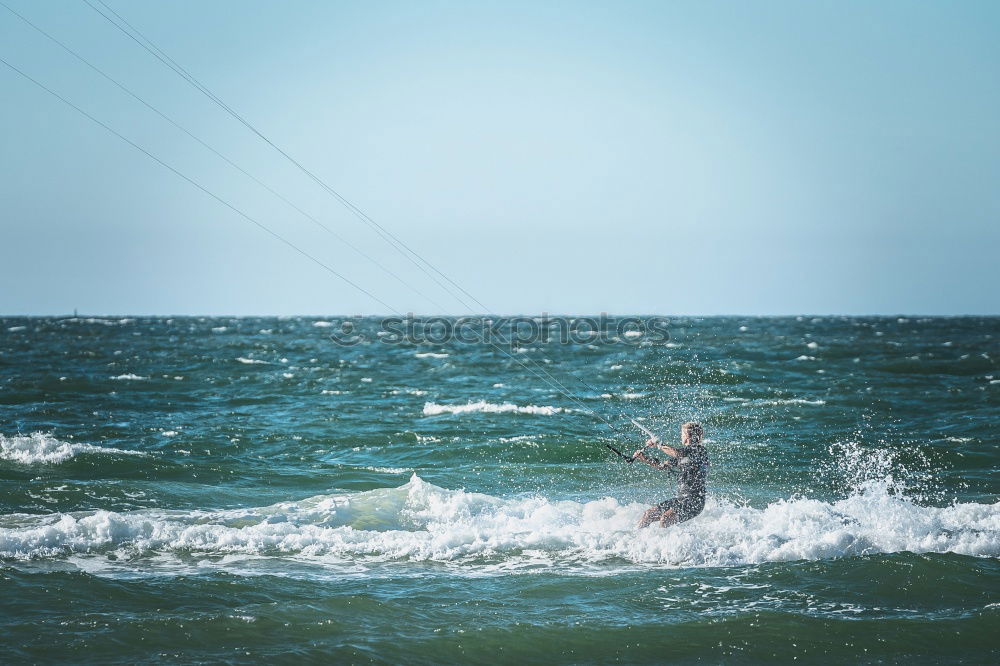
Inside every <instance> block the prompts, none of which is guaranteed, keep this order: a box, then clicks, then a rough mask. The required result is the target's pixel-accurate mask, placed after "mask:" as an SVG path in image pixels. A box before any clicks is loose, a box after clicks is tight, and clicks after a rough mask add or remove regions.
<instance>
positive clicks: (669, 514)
mask: <svg viewBox="0 0 1000 666" xmlns="http://www.w3.org/2000/svg"><path fill="white" fill-rule="evenodd" d="M676 524H677V512H676V511H674V510H673V509H667V510H666V511H664V512H663V515H661V516H660V527H670V526H671V525H676Z"/></svg>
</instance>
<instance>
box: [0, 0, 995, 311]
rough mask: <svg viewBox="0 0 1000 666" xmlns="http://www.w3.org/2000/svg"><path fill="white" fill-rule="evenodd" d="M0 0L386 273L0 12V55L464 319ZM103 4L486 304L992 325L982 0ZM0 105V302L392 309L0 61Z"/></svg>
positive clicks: (357, 231)
mask: <svg viewBox="0 0 1000 666" xmlns="http://www.w3.org/2000/svg"><path fill="white" fill-rule="evenodd" d="M3 2H5V3H7V4H9V5H10V6H11V7H12V8H13V9H15V10H16V11H18V12H19V13H21V14H23V15H24V16H25V17H26V18H28V19H29V20H31V21H33V22H35V23H36V24H37V25H38V26H39V27H41V28H43V29H44V30H46V31H48V32H49V33H50V34H52V35H53V36H55V37H57V38H58V39H59V40H61V41H63V42H64V43H65V44H66V45H67V46H69V47H71V48H73V49H74V50H76V51H77V52H79V53H80V54H81V55H83V56H85V57H86V58H87V59H89V60H91V61H92V62H93V63H94V64H95V65H97V66H99V67H100V68H101V69H103V70H104V71H105V72H107V73H108V74H109V75H110V76H112V77H114V78H116V79H118V80H119V81H121V82H122V83H123V84H125V85H126V86H128V87H129V88H131V89H132V90H133V91H134V92H135V93H136V94H138V95H139V96H141V97H143V98H144V99H146V100H147V101H148V102H149V103H151V104H152V105H153V106H155V107H156V108H158V109H159V110H160V111H162V112H163V113H165V114H167V115H169V116H171V117H172V118H174V119H175V120H176V121H177V122H178V123H180V124H182V125H183V126H185V127H186V128H188V129H189V130H190V131H191V132H193V133H194V134H196V135H198V136H199V137H200V138H202V139H203V140H204V141H206V142H207V143H209V144H210V145H212V146H213V147H214V148H215V149H217V150H218V151H219V152H221V153H223V154H225V155H226V156H227V157H229V158H230V159H232V160H233V161H234V162H236V163H238V164H239V165H240V166H242V167H243V168H244V169H246V170H247V171H249V172H250V173H252V174H253V175H255V176H256V177H258V178H259V179H261V180H262V181H264V182H266V183H267V184H269V185H270V186H271V187H272V188H274V189H275V190H277V191H279V192H280V193H281V194H282V195H284V196H285V197H287V198H288V199H290V200H291V201H293V202H295V203H296V205H298V206H299V207H300V208H302V209H303V210H306V211H307V212H309V213H310V214H312V215H313V216H315V217H316V218H317V219H319V220H321V221H322V222H323V223H324V224H326V225H328V226H329V227H330V228H331V229H333V230H335V231H336V232H337V233H339V234H341V235H342V236H343V237H345V238H347V239H348V240H349V241H350V242H352V243H354V244H355V245H357V246H358V247H360V248H361V249H362V250H363V251H364V252H366V253H368V254H369V255H370V256H372V257H373V258H375V259H377V260H378V261H379V262H380V263H381V264H383V265H384V266H386V267H388V268H389V269H390V270H392V271H393V272H395V273H396V274H397V275H398V277H399V278H401V280H402V282H403V283H405V285H404V284H402V283H401V282H399V281H397V280H395V279H394V278H392V277H389V276H387V275H386V274H385V273H383V272H382V271H381V270H380V269H379V268H377V267H375V266H373V265H372V264H370V263H369V262H368V261H367V260H365V259H363V258H361V257H359V256H358V255H357V254H355V253H354V252H353V251H352V250H350V249H349V248H348V247H346V246H345V245H343V244H342V243H341V242H339V241H338V240H337V239H335V238H334V237H333V236H332V235H330V234H329V233H327V232H325V231H323V230H322V229H320V228H318V227H317V226H316V225H315V224H314V223H313V222H311V221H309V220H308V219H306V218H305V217H303V216H302V215H300V214H299V213H297V212H296V211H295V210H294V209H292V208H290V207H289V206H287V205H286V204H284V203H282V202H281V201H280V200H278V199H276V198H275V197H274V196H272V195H271V194H269V193H268V192H267V191H266V190H263V189H262V188H261V187H259V186H258V185H257V184H255V183H254V182H253V181H251V180H249V179H247V178H246V177H245V176H243V175H242V174H240V173H239V172H237V171H235V170H234V169H232V168H231V167H230V166H228V165H227V164H225V163H224V162H223V161H221V160H220V159H219V158H218V157H216V156H215V155H213V154H212V153H210V152H208V151H207V150H206V149H205V148H203V147H202V146H200V145H198V144H197V143H196V142H194V141H193V140H191V139H190V138H188V137H187V136H185V135H184V134H183V133H181V132H179V131H178V130H176V129H175V128H173V127H171V126H170V125H169V124H168V123H166V122H164V121H163V120H162V119H161V118H159V117H157V116H156V115H155V114H153V113H152V112H150V111H149V110H148V109H146V108H144V107H143V106H141V105H140V104H139V103H137V102H136V101H135V100H133V99H131V98H129V97H128V96H127V95H125V94H124V93H122V92H121V91H120V90H118V89H117V88H115V87H114V85H113V84H111V83H109V82H108V81H106V80H104V79H102V78H101V77H100V76H99V75H98V74H95V73H94V72H93V71H91V70H89V69H88V68H87V67H86V66H85V65H83V64H81V63H80V62H78V61H76V60H75V59H74V58H73V57H72V56H70V55H68V54H66V53H65V52H63V51H62V50H60V49H59V47H57V46H56V45H54V44H53V43H51V42H49V41H48V40H47V39H45V38H44V37H43V36H41V35H39V34H38V33H36V32H35V31H33V30H32V29H31V28H30V27H28V26H27V25H25V24H24V23H22V22H21V21H20V20H19V19H17V18H16V17H14V16H13V15H12V14H10V13H9V12H8V11H7V10H6V9H4V8H3V7H0V57H2V58H3V59H5V60H7V61H9V62H10V63H11V64H13V65H15V66H17V67H19V68H21V69H23V70H24V71H25V72H26V73H28V74H30V75H32V76H34V77H36V78H37V79H39V80H40V81H41V82H43V83H45V84H46V85H48V86H50V87H52V88H53V89H55V90H56V91H58V92H59V93H60V94H63V95H64V96H66V97H67V98H69V99H71V100H72V101H73V102H74V103H76V104H78V105H80V106H81V107H83V108H85V109H86V110H87V111H88V112H90V113H92V114H94V115H95V116H97V117H99V118H100V119H101V120H102V121H104V122H107V123H108V124H110V125H112V126H113V127H115V128H116V129H117V130H118V131H120V132H122V133H123V134H125V135H126V136H128V137H129V138H131V139H132V140H134V141H135V142H137V143H139V144H140V145H142V146H143V147H145V148H147V149H148V150H149V151H150V152H152V153H154V154H156V155H157V156H158V157H160V158H161V159H163V160H164V161H166V162H168V163H170V164H171V165H173V166H175V167H176V168H178V169H179V170H180V171H182V172H184V173H185V174H186V175H188V176H190V177H191V178H193V179H195V180H197V181H199V182H201V183H202V184H204V185H205V186H206V187H207V188H208V189H210V190H211V191H213V192H215V193H216V194H217V195H218V196H220V197H222V198H223V199H226V200H227V201H229V202H231V203H232V204H234V205H236V206H237V207H239V208H241V209H243V210H245V211H246V212H247V213H249V214H251V215H252V216H254V217H255V218H257V219H259V220H260V221H261V222H262V223H264V224H266V225H267V226H269V227H271V228H272V229H274V230H275V231H276V232H277V233H279V234H280V235H282V236H283V237H285V238H286V239H288V240H289V241H290V242H292V243H294V244H296V245H298V246H300V247H302V248H303V249H305V250H306V251H308V252H310V253H313V254H314V255H315V256H316V257H317V258H319V259H321V260H322V261H324V262H327V263H328V264H330V265H331V266H333V267H335V268H336V269H337V270H338V271H341V272H342V273H343V274H345V275H347V276H348V277H350V278H351V279H352V280H355V281H357V282H358V283H360V284H363V285H364V286H365V287H366V288H368V289H369V290H370V291H372V292H373V293H374V294H376V295H377V296H379V297H380V298H381V299H383V300H384V301H386V302H387V303H389V304H390V305H391V306H392V307H393V308H395V309H396V310H398V311H401V312H407V311H416V312H424V313H431V312H439V311H440V310H442V309H444V310H445V311H446V312H449V313H454V314H460V313H463V312H464V311H465V310H464V309H463V307H462V306H461V305H460V304H458V303H457V302H456V301H455V300H454V299H451V298H450V297H449V296H448V295H447V294H444V293H443V292H442V291H441V289H440V288H439V287H438V286H437V285H435V284H434V283H433V282H431V281H430V280H429V279H428V278H427V277H426V276H425V275H423V274H422V273H421V272H419V271H418V270H417V269H416V268H415V267H414V266H413V265H411V264H409V263H407V262H406V261H405V260H404V259H403V258H402V257H400V255H399V254H398V253H397V252H396V251H395V250H393V249H392V248H391V247H389V246H388V245H386V244H385V243H384V242H383V241H381V240H380V239H379V238H378V237H377V236H376V235H375V234H374V233H373V232H372V231H371V230H370V229H369V228H367V227H365V226H364V225H362V224H361V223H359V222H358V220H357V219H355V218H354V217H353V216H352V215H351V214H350V213H349V212H348V211H347V210H345V209H344V207H342V206H341V205H340V204H339V203H337V202H336V201H335V200H334V199H333V198H331V197H330V196H328V195H327V194H325V193H324V192H323V191H322V190H321V189H320V188H318V187H317V186H316V185H315V184H313V183H312V182H310V181H309V180H308V179H307V178H306V177H305V176H303V175H302V174H301V173H299V172H297V171H296V170H295V169H294V167H291V166H290V165H289V164H288V163H287V162H285V161H283V160H282V158H280V157H279V156H278V155H277V154H276V153H275V152H273V151H272V150H271V149H270V148H269V147H268V146H267V145H266V144H264V143H263V142H261V141H260V140H259V139H257V138H256V137H255V136H254V135H252V134H251V133H250V132H248V131H247V130H246V129H245V128H244V127H242V126H241V125H239V124H238V123H237V122H235V121H234V120H233V119H232V118H230V117H229V116H227V115H225V114H224V113H223V112H222V111H220V110H219V109H218V108H217V107H215V106H213V105H212V104H211V102H209V101H208V100H207V99H206V98H205V97H203V96H201V95H200V94H199V93H198V92H196V91H195V90H194V89H193V88H191V87H190V86H188V84H186V83H185V82H184V81H183V80H182V79H180V78H179V77H178V76H177V75H176V74H174V73H173V72H171V71H170V70H168V69H166V68H165V67H164V66H163V65H162V64H161V63H159V62H158V61H156V60H154V59H153V58H152V57H151V56H150V55H149V54H148V53H146V52H145V51H143V50H142V49H141V48H140V47H139V46H138V45H137V44H136V43H135V42H133V41H131V40H129V39H128V38H127V37H126V36H124V35H123V34H122V33H121V32H118V31H117V30H116V29H115V28H114V27H113V26H111V25H110V24H109V23H108V22H107V21H105V20H104V19H103V18H102V17H101V16H99V15H98V14H96V13H95V12H94V11H93V10H92V9H90V8H89V7H88V6H87V5H86V4H84V3H83V2H82V0H52V1H48V2H35V1H29V0H3ZM94 2H95V3H96V0H94ZM106 2H107V3H108V5H109V6H111V7H113V8H114V9H115V10H116V11H118V12H119V13H120V14H121V15H122V16H123V17H125V18H126V19H127V20H128V21H129V22H130V23H132V24H133V25H134V26H135V27H137V28H138V29H139V30H141V31H143V32H144V33H145V35H146V36H147V37H149V38H150V39H151V40H153V42H155V43H156V44H157V45H158V46H160V47H161V48H162V49H163V50H164V51H165V52H166V53H167V54H169V55H170V56H171V57H172V58H174V59H175V60H176V61H178V62H179V63H180V64H182V65H183V66H184V67H186V68H187V69H188V70H190V71H191V73H192V74H194V75H195V76H196V77H198V78H199V79H200V80H201V81H202V82H203V83H205V84H206V85H207V86H208V87H209V88H211V89H212V90H213V91H214V92H215V93H216V94H217V95H218V96H219V97H220V98H222V99H223V100H225V101H226V102H227V103H228V104H229V105H230V106H232V107H233V108H234V109H236V110H237V111H239V112H240V113H241V114H243V115H244V116H245V117H246V118H247V119H249V120H250V121H251V122H252V123H254V124H255V125H256V126H257V127H258V128H259V129H260V130H261V131H262V132H264V133H265V134H266V135H267V136H269V137H270V138H271V139H272V140H273V141H274V142H275V143H277V144H278V145H280V146H282V147H283V148H284V149H285V150H286V151H287V152H288V153H289V154H291V155H293V156H294V157H295V158H296V159H298V160H299V161H300V162H301V163H302V164H304V165H306V166H307V167H309V168H310V169H312V170H313V171H314V172H315V173H317V174H319V175H320V176H321V177H322V178H323V179H324V180H325V181H326V182H327V183H329V184H330V185H331V186H332V187H334V188H335V189H336V190H337V191H339V192H340V193H341V194H343V195H344V196H346V197H347V198H348V199H350V200H351V201H352V202H354V203H355V204H357V205H358V206H359V207H360V208H361V209H362V210H364V211H365V212H366V213H367V214H368V215H370V216H371V217H372V218H373V219H374V220H376V221H378V222H379V223H380V224H382V225H383V226H385V227H386V228H387V229H390V230H392V231H393V233H395V234H396V235H398V236H399V237H400V238H401V239H403V240H404V241H405V242H406V243H407V244H409V245H410V246H411V247H412V248H414V249H415V250H417V251H418V252H419V253H421V254H422V255H423V256H425V257H426V258H427V259H428V260H430V261H431V262H432V263H433V264H434V265H435V266H437V267H438V268H439V269H441V270H442V271H443V272H444V273H446V274H448V275H449V276H450V277H451V278H453V279H454V280H455V281H456V282H458V283H459V284H461V285H462V286H463V287H465V288H466V289H467V290H468V291H469V292H471V293H472V294H474V295H475V296H476V297H477V298H478V299H479V300H480V301H482V302H483V303H484V304H486V305H487V306H488V307H489V308H490V309H491V310H492V311H495V312H504V313H512V312H517V313H539V312H542V311H547V312H557V313H561V312H573V313H596V312H601V311H607V312H612V313H634V312H641V313H659V314H791V313H846V314H865V313H887V314H889V313H932V314H933V313H938V314H961V313H990V314H998V313H1000V296H998V293H1000V261H998V258H1000V224H998V221H1000V186H998V185H1000V39H997V35H998V34H1000V3H997V2H949V3H946V2H916V1H913V0H907V1H905V2H885V1H883V2H844V1H837V2H807V3H804V2H798V1H795V2H665V1H664V2H648V3H646V2H601V3H594V2H591V3H586V2H538V1H532V2H523V3H521V2H511V1H505V2H472V1H468V2H412V1H407V2H361V1H357V2H276V1H275V2H247V1H246V0H226V1H220V0H213V2H204V1H203V0H198V1H181V2H169V3H167V2H139V1H129V2H126V1H125V0H106ZM98 6H100V5H98ZM0 100H2V103H0V126H2V128H3V129H2V134H0V137H2V139H0V250H2V260H0V314H57V313H65V312H71V311H72V310H73V309H74V308H78V309H79V310H80V311H81V312H87V313H115V314H184V313H189V314H341V313H342V314H381V313H384V312H386V308H385V307H384V306H382V305H380V304H378V303H376V302H374V301H373V300H372V299H371V298H369V297H368V296H365V295H364V294H361V293H359V292H357V291H355V290H354V289H353V288H351V287H349V286H347V285H345V284H344V283H343V282H340V281H339V280H337V279H336V278H335V277H333V276H331V275H330V274H329V273H326V272H325V271H323V270H322V269H320V268H318V267H317V266H316V265H314V264H312V263H310V262H309V261H307V260H306V259H304V258H303V257H302V256H301V255H299V254H297V253H295V252H294V251H293V250H291V249H289V248H288V247H287V246H285V245H283V244H281V243H280V242H279V241H276V240H275V239H274V238H272V237H271V236H268V235H267V234H266V233H264V232H262V231H261V230H260V229H258V228H256V227H254V226H252V225H251V224H249V223H248V222H246V221H245V220H243V219H241V218H240V217H239V216H237V215H236V214H234V213H233V212H232V211H230V210H229V209H227V208H225V207H224V206H222V205H220V204H219V203H218V202H217V201H215V200H213V199H211V198H210V197H208V196H206V195H205V194H204V193H202V192H200V191H198V190H197V189H195V188H194V187H192V186H191V185H190V184H188V183H186V182H184V181H183V180H181V179H179V178H178V177H177V176H175V175H174V174H172V173H170V172H169V171H167V170H165V169H164V168H163V167H161V166H159V165H158V164H156V163H154V162H152V161H151V160H150V159H149V158H147V157H146V156H144V155H142V154H141V153H139V152H137V151H136V150H135V149H133V148H131V147H129V146H128V145H126V144H124V143H122V142H121V141H120V140H119V139H117V138H115V137H114V136H112V135H110V134H108V133H107V132H106V131H105V130H103V129H101V128H100V127H98V126H96V125H94V124H93V123H91V122H90V121H89V120H87V119H85V118H84V117H82V116H80V115H79V114H77V113H76V112H75V111H73V110H72V109H70V108H68V107H66V106H64V105H63V104H62V103H61V102H59V101H58V100H55V99H54V98H52V97H50V96H48V95H47V94H46V93H44V92H42V91H40V90H39V89H38V88H36V87H34V86H33V85H32V84H31V83H29V82H27V81H25V80H24V79H22V78H20V77H19V76H17V75H16V74H14V73H13V72H11V71H10V70H8V69H7V68H5V67H3V66H2V65H0ZM410 287H414V288H415V289H416V290H417V291H420V292H422V293H423V294H425V295H427V296H430V297H431V298H432V299H433V300H434V301H436V302H437V305H435V304H433V303H430V302H428V301H427V300H424V299H423V298H422V297H421V296H419V295H417V294H416V293H415V292H414V291H413V290H411V289H410ZM439 306H440V307H439ZM477 309H479V308H477Z"/></svg>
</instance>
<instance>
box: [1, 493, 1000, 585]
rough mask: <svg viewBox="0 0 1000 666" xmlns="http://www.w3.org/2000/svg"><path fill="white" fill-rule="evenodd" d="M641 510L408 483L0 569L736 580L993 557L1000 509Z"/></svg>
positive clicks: (92, 516)
mask: <svg viewBox="0 0 1000 666" xmlns="http://www.w3.org/2000/svg"><path fill="white" fill-rule="evenodd" d="M645 508H646V507H645V506H644V505H640V504H637V503H628V504H622V503H620V502H619V501H617V500H615V499H613V498H610V497H606V498H603V499H597V500H593V501H589V502H576V501H570V500H550V499H547V498H545V497H526V498H524V497H522V498H508V499H502V498H498V497H492V496H489V495H484V494H478V493H470V492H466V491H463V490H449V489H446V488H441V487H438V486H435V485H432V484H430V483H428V482H426V481H424V480H423V479H421V478H419V477H418V476H417V475H416V474H414V475H413V476H412V477H411V478H410V480H409V482H407V483H406V484H404V485H402V486H400V487H397V488H380V489H376V490H369V491H363V492H356V493H347V494H333V495H319V496H316V497H311V498H308V499H305V500H302V501H299V502H285V503H279V504H274V505H271V506H267V507H260V508H249V509H239V510H227V511H217V512H208V511H153V510H142V511H135V512H123V513H119V512H112V511H96V512H84V513H71V514H70V513H63V514H50V515H47V516H27V515H25V514H15V515H9V516H5V517H3V522H2V523H0V524H3V525H4V527H3V528H0V558H4V559H7V560H23V559H44V558H58V557H66V556H70V555H81V554H82V555H100V554H106V555H110V554H111V553H116V554H117V555H118V556H119V557H118V558H116V559H123V558H128V557H135V556H140V555H145V554H150V553H160V554H169V555H174V556H181V555H185V554H186V555H197V556H199V557H206V556H208V557H211V556H220V557H221V556H230V555H234V554H243V555H251V556H256V557H260V556H280V557H298V558H309V559H310V560H312V561H316V562H317V563H319V562H326V563H331V564H332V563H338V562H344V563H358V562H378V561H434V562H444V563H449V564H451V565H459V566H463V567H473V568H476V567H483V566H486V565H489V566H499V567H500V568H502V569H504V570H509V569H518V568H524V567H533V568H537V567H539V566H542V567H544V566H561V567H566V566H570V567H574V566H592V565H595V564H601V563H606V564H618V565H621V564H626V565H644V566H649V565H654V566H670V567H699V566H738V565H746V564H755V563H761V562H771V561H792V560H817V559H825V558H835V557H846V556H855V555H866V554H873V553H893V552H900V551H911V552H915V553H945V552H950V553H959V554H965V555H973V556H988V557H996V556H998V555H1000V503H996V504H974V503H969V504H955V505H952V506H948V507H943V508H935V507H926V506H920V505H917V504H915V503H914V502H912V501H911V500H909V499H907V498H905V497H901V496H899V495H897V494H894V493H892V492H891V491H890V490H889V489H888V488H885V487H882V488H877V487H875V486H871V485H870V486H868V487H867V488H866V489H865V490H864V491H861V492H859V493H858V494H854V495H851V496H849V497H847V498H846V499H843V500H839V501H835V502H823V501H819V500H814V499H788V500H780V501H777V502H774V503H772V504H769V505H767V506H765V507H763V508H753V507H749V506H738V505H736V504H733V503H731V502H729V501H727V500H725V499H714V500H712V499H710V501H709V503H708V505H707V507H706V509H705V511H704V513H702V514H701V515H700V516H698V517H697V518H695V519H693V520H692V521H690V522H688V523H684V524H682V525H679V526H675V527H673V528H670V529H666V530H664V529H660V528H656V527H652V528H647V529H644V530H638V529H636V528H635V523H636V521H637V519H638V518H639V515H640V514H641V513H642V511H643V510H644V509H645ZM612 568H613V567H611V568H608V569H607V570H608V571H610V570H611V569H612Z"/></svg>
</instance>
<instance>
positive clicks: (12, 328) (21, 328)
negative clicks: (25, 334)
mask: <svg viewBox="0 0 1000 666" xmlns="http://www.w3.org/2000/svg"><path fill="white" fill-rule="evenodd" d="M27 328H28V327H27V326H9V327H7V330H8V331H9V332H11V333H17V332H18V331H24V330H26V329H27Z"/></svg>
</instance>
